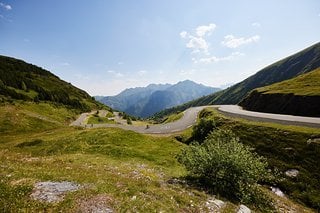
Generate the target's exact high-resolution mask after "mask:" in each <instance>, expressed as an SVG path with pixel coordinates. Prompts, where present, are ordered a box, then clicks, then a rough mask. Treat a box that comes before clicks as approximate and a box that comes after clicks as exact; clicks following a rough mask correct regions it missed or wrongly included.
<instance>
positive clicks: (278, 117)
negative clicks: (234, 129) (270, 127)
mask: <svg viewBox="0 0 320 213" xmlns="http://www.w3.org/2000/svg"><path fill="white" fill-rule="evenodd" d="M218 110H219V111H220V112H222V113H223V114H225V115H228V116H231V117H238V118H244V119H248V120H253V121H262V122H271V123H279V124H285V125H295V126H307V127H315V128H320V117H303V116H294V115H282V114H272V113H262V112H253V111H247V110H243V109H242V107H240V106H237V105H221V106H219V107H218ZM319 131H320V130H319Z"/></svg>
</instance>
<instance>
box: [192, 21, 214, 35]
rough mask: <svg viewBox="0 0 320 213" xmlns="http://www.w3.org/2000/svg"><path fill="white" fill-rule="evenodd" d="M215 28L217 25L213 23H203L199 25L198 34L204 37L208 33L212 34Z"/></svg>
mask: <svg viewBox="0 0 320 213" xmlns="http://www.w3.org/2000/svg"><path fill="white" fill-rule="evenodd" d="M215 28H216V25H215V24H213V23H211V24H209V25H202V26H199V27H197V29H196V34H197V36H199V37H203V36H205V35H206V34H207V33H208V35H210V34H211V33H212V32H213V31H214V29H215Z"/></svg>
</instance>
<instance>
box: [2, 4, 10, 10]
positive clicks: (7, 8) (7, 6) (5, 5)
mask: <svg viewBox="0 0 320 213" xmlns="http://www.w3.org/2000/svg"><path fill="white" fill-rule="evenodd" d="M0 7H2V8H3V9H5V10H12V7H11V6H10V5H9V4H5V3H2V2H0Z"/></svg>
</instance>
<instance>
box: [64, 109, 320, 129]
mask: <svg viewBox="0 0 320 213" xmlns="http://www.w3.org/2000/svg"><path fill="white" fill-rule="evenodd" d="M208 107H214V108H217V109H218V110H219V111H220V112H221V113H223V114H225V115H227V116H232V117H239V118H245V119H248V120H253V121H262V122H273V123H280V124H285V125H298V126H308V127H316V128H320V118H312V117H302V116H292V115H280V114H271V113H261V112H252V111H246V110H243V109H242V108H241V107H239V106H237V105H211V106H200V107H191V108H189V109H187V110H185V111H184V112H183V113H184V115H183V117H182V118H181V119H179V120H177V121H174V122H172V123H167V124H157V125H149V128H146V126H134V125H127V124H125V122H122V123H121V124H85V120H86V118H87V117H88V116H89V115H91V114H92V113H83V114H81V115H80V117H79V118H78V119H77V120H76V121H74V122H72V123H71V124H70V125H71V126H82V127H86V128H101V127H116V128H122V129H125V130H132V131H135V132H138V133H143V134H171V133H174V132H180V131H183V130H185V129H187V128H189V127H191V126H193V125H194V124H195V123H196V121H197V115H198V113H199V112H200V111H201V110H202V109H204V108H208ZM117 116H118V115H116V120H119V118H117Z"/></svg>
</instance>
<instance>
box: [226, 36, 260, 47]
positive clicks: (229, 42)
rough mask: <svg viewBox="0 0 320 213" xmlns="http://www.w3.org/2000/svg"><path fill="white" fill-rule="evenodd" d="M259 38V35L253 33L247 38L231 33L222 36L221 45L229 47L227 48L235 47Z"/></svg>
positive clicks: (256, 40)
mask: <svg viewBox="0 0 320 213" xmlns="http://www.w3.org/2000/svg"><path fill="white" fill-rule="evenodd" d="M259 40H260V36H259V35H255V36H252V37H249V38H244V37H240V38H236V37H235V36H233V35H227V36H225V37H224V41H222V42H221V43H222V45H224V46H226V47H229V48H237V47H239V46H241V45H245V44H250V43H252V42H258V41H259Z"/></svg>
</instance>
